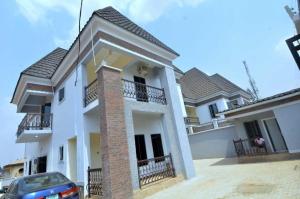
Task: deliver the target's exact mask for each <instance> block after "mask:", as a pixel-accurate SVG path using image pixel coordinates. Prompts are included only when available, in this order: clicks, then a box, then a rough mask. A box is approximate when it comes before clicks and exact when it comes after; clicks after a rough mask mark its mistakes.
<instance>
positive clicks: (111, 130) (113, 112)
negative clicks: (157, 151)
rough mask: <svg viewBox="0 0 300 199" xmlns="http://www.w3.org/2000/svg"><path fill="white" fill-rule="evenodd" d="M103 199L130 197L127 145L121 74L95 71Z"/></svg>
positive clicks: (107, 69)
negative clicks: (97, 88) (97, 85)
mask: <svg viewBox="0 0 300 199" xmlns="http://www.w3.org/2000/svg"><path fill="white" fill-rule="evenodd" d="M97 77H98V84H99V90H98V99H99V112H100V132H101V141H100V142H101V152H102V172H103V173H102V176H103V181H102V183H103V197H104V198H126V199H127V198H132V197H133V192H132V184H131V175H130V165H129V153H128V142H127V135H126V130H125V119H124V99H123V94H122V82H121V73H120V70H119V69H117V68H113V67H109V66H106V65H102V66H100V67H99V68H98V69H97Z"/></svg>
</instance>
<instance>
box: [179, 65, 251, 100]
mask: <svg viewBox="0 0 300 199" xmlns="http://www.w3.org/2000/svg"><path fill="white" fill-rule="evenodd" d="M180 81H181V87H182V92H183V95H184V97H186V98H190V99H195V100H199V99H202V98H205V97H209V96H211V95H213V94H216V93H218V92H220V91H225V92H227V93H228V94H233V93H234V92H237V91H241V92H243V93H244V94H245V95H249V94H248V93H247V92H246V91H245V90H243V89H242V88H240V87H238V86H237V85H235V84H234V83H232V82H231V81H229V80H227V79H226V78H224V77H223V76H221V75H219V74H214V75H212V76H208V75H207V74H205V73H203V72H202V71H200V70H199V69H197V68H192V69H191V70H189V71H187V72H186V73H185V74H184V75H183V77H182V78H181V79H180ZM249 97H250V95H249Z"/></svg>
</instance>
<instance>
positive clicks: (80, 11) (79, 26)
mask: <svg viewBox="0 0 300 199" xmlns="http://www.w3.org/2000/svg"><path fill="white" fill-rule="evenodd" d="M82 2H83V0H81V1H80V10H79V19H78V55H77V60H76V77H75V86H76V84H77V80H78V65H79V59H80V30H81V24H80V22H81V13H82Z"/></svg>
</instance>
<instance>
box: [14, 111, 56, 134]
mask: <svg viewBox="0 0 300 199" xmlns="http://www.w3.org/2000/svg"><path fill="white" fill-rule="evenodd" d="M51 127H52V114H51V113H47V114H46V113H45V114H44V113H37V114H31V113H30V114H27V115H25V117H24V118H23V120H22V121H21V123H20V125H19V127H18V131H17V137H19V136H20V135H21V134H22V133H23V132H24V130H43V129H45V128H50V129H51Z"/></svg>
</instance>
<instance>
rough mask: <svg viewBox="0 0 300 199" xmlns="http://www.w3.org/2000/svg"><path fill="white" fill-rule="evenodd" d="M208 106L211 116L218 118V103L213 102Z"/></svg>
mask: <svg viewBox="0 0 300 199" xmlns="http://www.w3.org/2000/svg"><path fill="white" fill-rule="evenodd" d="M208 108H209V112H210V116H211V117H212V118H216V114H217V113H218V112H219V111H218V107H217V104H211V105H209V106H208Z"/></svg>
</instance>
